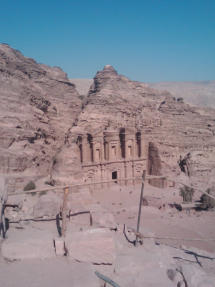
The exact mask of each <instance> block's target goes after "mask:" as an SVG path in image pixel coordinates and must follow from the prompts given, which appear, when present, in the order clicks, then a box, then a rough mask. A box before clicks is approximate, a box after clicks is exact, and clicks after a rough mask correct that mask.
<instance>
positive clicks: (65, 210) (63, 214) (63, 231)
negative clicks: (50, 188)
mask: <svg viewBox="0 0 215 287" xmlns="http://www.w3.org/2000/svg"><path fill="white" fill-rule="evenodd" d="M68 195H69V188H68V187H65V188H64V194H63V207H62V232H61V236H63V237H65V235H66V222H67V218H66V217H67V214H66V212H67V201H68Z"/></svg>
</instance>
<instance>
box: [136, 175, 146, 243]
mask: <svg viewBox="0 0 215 287" xmlns="http://www.w3.org/2000/svg"><path fill="white" fill-rule="evenodd" d="M144 181H145V171H143V175H142V186H141V192H140V202H139V210H138V218H137V233H136V240H135V246H137V243H138V238H139V236H138V234H139V230H140V218H141V209H142V201H143V190H144Z"/></svg>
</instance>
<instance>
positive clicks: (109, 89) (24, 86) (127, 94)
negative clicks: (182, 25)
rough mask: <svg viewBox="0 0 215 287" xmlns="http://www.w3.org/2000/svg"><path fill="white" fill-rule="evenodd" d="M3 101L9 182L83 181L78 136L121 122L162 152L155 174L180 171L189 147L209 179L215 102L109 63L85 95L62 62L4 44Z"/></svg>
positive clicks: (0, 51)
mask: <svg viewBox="0 0 215 287" xmlns="http://www.w3.org/2000/svg"><path fill="white" fill-rule="evenodd" d="M0 102H1V106H0V107H1V116H0V128H1V138H0V140H1V144H0V159H1V168H0V172H1V173H2V174H6V175H8V176H9V177H8V178H9V179H8V180H9V181H10V183H9V187H10V188H11V189H17V188H22V187H23V186H24V183H25V182H26V181H27V180H28V178H30V179H37V180H39V179H40V178H41V182H43V183H44V181H45V179H47V178H49V179H55V180H56V182H59V183H71V182H75V181H76V182H80V181H82V180H83V179H84V169H83V166H82V164H83V163H82V162H81V156H80V145H79V140H78V139H80V137H84V136H86V135H87V134H91V135H96V134H99V133H100V134H102V133H103V132H105V130H108V129H111V130H115V131H119V130H120V129H123V128H128V129H131V130H135V131H140V132H141V134H142V135H143V140H144V142H145V144H146V146H147V145H148V143H149V142H151V143H152V145H153V147H154V151H155V150H156V151H157V155H158V154H159V172H157V171H156V172H155V170H156V169H158V166H157V167H156V166H155V165H156V164H155V165H154V166H153V167H151V169H153V172H152V174H153V173H154V172H155V173H157V174H158V173H159V175H169V176H170V177H171V176H175V174H176V173H177V172H179V171H180V169H179V166H178V163H177V161H178V159H179V157H180V155H181V156H182V157H183V156H184V155H186V154H187V153H190V154H191V162H192V173H193V176H194V177H196V179H198V180H204V181H206V182H207V180H208V178H210V177H212V176H213V169H214V167H215V136H214V135H215V112H214V110H213V109H206V108H195V107H191V106H189V105H188V104H186V103H183V101H177V100H176V99H175V98H174V97H173V96H172V95H171V94H170V93H168V92H158V91H157V90H154V89H151V88H149V87H148V86H147V85H145V84H143V83H139V82H134V81H130V80H129V79H127V78H126V77H124V76H121V75H119V74H118V73H117V72H116V70H115V69H114V68H113V67H112V66H109V65H107V66H105V67H104V69H103V70H102V71H99V72H97V74H96V76H95V78H94V82H93V85H92V86H91V88H90V91H89V93H88V95H87V96H85V97H83V96H82V97H80V96H79V94H78V92H77V91H76V89H75V86H74V85H73V84H72V83H71V82H70V81H69V80H68V78H67V76H66V74H65V73H64V72H63V71H62V70H61V69H60V68H50V67H48V66H45V65H42V64H38V63H36V62H35V61H34V60H32V59H28V58H25V57H24V56H23V55H22V54H21V53H20V52H18V51H16V50H13V49H11V48H10V47H9V46H7V45H0ZM151 156H152V154H151ZM149 157H150V155H149ZM157 159H158V156H157ZM148 160H149V158H148ZM151 160H152V158H151ZM153 160H154V162H156V156H155V154H154V157H153Z"/></svg>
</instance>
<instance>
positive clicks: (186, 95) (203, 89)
mask: <svg viewBox="0 0 215 287" xmlns="http://www.w3.org/2000/svg"><path fill="white" fill-rule="evenodd" d="M70 81H71V82H72V83H74V84H75V86H76V89H77V90H78V92H79V93H80V94H81V95H86V94H87V93H88V91H89V88H90V86H91V85H92V83H93V80H92V79H70ZM147 85H148V86H149V88H153V89H157V90H159V91H168V92H170V93H171V94H172V95H173V96H174V97H176V98H181V97H183V99H184V101H185V102H186V103H189V104H191V105H193V106H199V107H212V108H215V81H199V82H159V83H147Z"/></svg>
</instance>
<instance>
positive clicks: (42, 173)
mask: <svg viewBox="0 0 215 287" xmlns="http://www.w3.org/2000/svg"><path fill="white" fill-rule="evenodd" d="M0 110H1V113H0V130H1V133H0V161H1V166H0V173H1V174H4V175H5V174H7V175H9V178H8V181H9V183H8V184H9V186H10V188H11V189H13V188H14V187H16V188H19V187H21V186H22V187H23V185H24V184H25V182H27V181H28V180H29V178H34V179H35V180H36V179H39V178H41V177H42V178H46V177H48V180H49V179H50V178H51V177H52V169H53V165H54V164H55V155H56V153H58V151H59V150H60V149H61V147H62V146H63V145H64V144H65V141H66V137H67V132H68V130H69V129H70V127H71V126H72V125H73V124H74V123H75V120H76V118H77V116H78V114H79V113H80V110H81V100H80V99H79V94H78V92H77V91H76V89H75V86H74V85H73V84H72V83H71V82H70V81H69V80H68V78H67V76H66V74H65V73H64V72H63V71H62V70H61V69H60V68H57V67H54V68H51V67H48V66H45V65H42V64H38V63H36V62H35V61H34V60H33V59H29V58H26V57H24V56H23V55H22V54H21V53H20V52H19V51H17V50H14V49H12V48H10V47H9V46H8V45H5V44H1V45H0Z"/></svg>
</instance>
